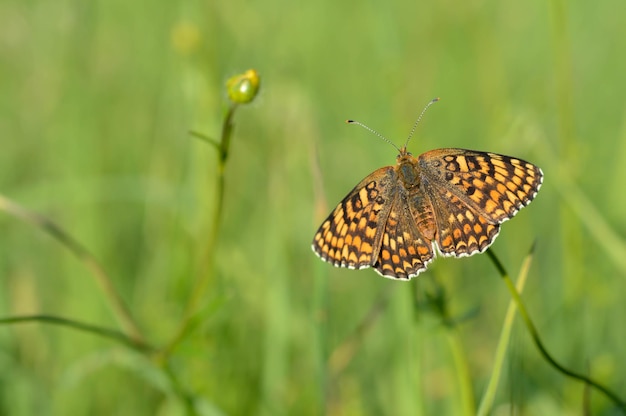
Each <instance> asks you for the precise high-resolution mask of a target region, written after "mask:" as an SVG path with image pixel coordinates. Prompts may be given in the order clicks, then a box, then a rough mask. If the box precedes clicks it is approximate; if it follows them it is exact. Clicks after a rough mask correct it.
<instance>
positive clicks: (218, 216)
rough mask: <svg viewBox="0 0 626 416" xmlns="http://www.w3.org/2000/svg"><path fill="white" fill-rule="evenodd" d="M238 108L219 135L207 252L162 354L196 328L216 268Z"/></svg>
mask: <svg viewBox="0 0 626 416" xmlns="http://www.w3.org/2000/svg"><path fill="white" fill-rule="evenodd" d="M237 108H238V105H237V104H236V103H231V105H230V106H229V108H228V110H227V112H226V116H225V117H224V121H223V123H222V134H221V137H220V142H219V145H218V146H217V150H218V160H217V183H216V186H217V188H216V195H215V209H214V211H213V219H212V222H211V230H210V231H209V239H208V241H207V244H206V250H205V251H204V253H203V259H202V261H201V266H200V270H199V273H198V275H197V277H196V281H195V284H194V287H193V290H192V292H191V297H190V298H189V301H188V303H187V306H186V309H185V316H184V319H183V321H182V323H181V325H180V327H179V328H178V331H177V332H176V335H175V336H174V338H173V339H172V341H170V343H169V344H168V345H167V346H166V347H165V348H164V349H163V353H164V354H166V355H168V354H170V353H171V352H172V351H173V350H174V348H176V346H177V345H178V344H179V343H180V342H181V341H182V340H183V339H184V338H185V336H186V335H187V333H188V332H189V331H190V330H191V329H192V328H193V327H194V326H195V323H196V320H195V319H194V315H195V314H196V313H197V312H198V305H199V304H200V301H201V300H202V299H203V298H204V295H205V292H206V290H207V287H208V285H209V282H210V281H211V279H212V278H213V276H214V273H215V268H214V262H215V249H216V246H217V241H218V236H219V229H220V223H221V221H222V212H223V206H224V171H225V169H226V161H227V160H228V151H229V147H230V139H231V136H232V132H233V116H234V114H235V110H236V109H237Z"/></svg>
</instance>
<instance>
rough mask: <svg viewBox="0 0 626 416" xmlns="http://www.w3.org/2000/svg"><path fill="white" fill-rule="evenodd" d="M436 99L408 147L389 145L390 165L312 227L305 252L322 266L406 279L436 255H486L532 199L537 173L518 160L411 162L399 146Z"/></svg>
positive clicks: (480, 155)
mask: <svg viewBox="0 0 626 416" xmlns="http://www.w3.org/2000/svg"><path fill="white" fill-rule="evenodd" d="M437 100H438V99H435V100H433V101H431V102H430V103H429V104H428V105H427V106H426V108H424V110H423V111H422V114H421V115H420V116H419V117H418V119H417V121H416V122H415V125H414V126H413V130H412V131H411V134H410V135H409V138H408V139H407V143H405V145H404V146H403V147H402V148H397V147H396V149H397V150H398V151H399V155H398V156H397V158H396V165H395V166H386V167H383V168H380V169H378V170H376V171H374V172H373V173H371V174H369V175H368V176H367V177H366V178H365V179H363V180H362V181H361V182H360V183H359V184H358V185H357V186H356V187H355V188H354V189H353V190H352V191H351V192H350V193H349V194H348V195H347V196H346V197H345V198H344V199H343V200H342V201H341V202H340V203H339V205H337V207H336V208H335V209H334V211H333V212H332V213H331V214H330V215H329V216H328V218H327V219H326V220H325V221H324V222H323V223H322V225H321V226H320V227H319V229H318V230H317V232H316V233H315V237H314V238H313V245H312V247H313V251H314V252H315V253H316V254H317V255H318V256H319V257H320V258H321V259H322V260H324V261H327V262H329V263H331V264H332V265H334V266H337V267H347V268H350V269H363V268H367V267H373V268H374V270H376V272H378V273H379V274H380V275H382V276H384V277H388V278H393V279H405V280H408V279H410V278H412V277H415V276H417V275H418V274H420V273H421V272H423V271H424V270H426V267H427V266H428V264H429V263H430V262H432V261H433V259H434V258H435V257H436V255H437V254H441V255H443V256H454V257H464V256H471V255H473V254H476V253H481V252H483V251H485V250H486V249H487V247H489V246H490V245H491V244H492V243H493V242H494V240H495V238H496V237H497V236H498V233H499V231H500V224H502V223H503V222H504V221H506V220H508V219H510V218H512V217H513V216H515V214H517V212H518V211H519V210H520V209H521V208H523V207H525V206H526V205H528V204H530V202H531V201H532V200H533V199H534V198H535V196H536V195H537V192H538V191H539V188H540V187H541V184H542V182H543V173H542V171H541V169H540V168H539V167H537V166H535V165H534V164H532V163H530V162H527V161H525V160H522V159H518V158H515V157H511V156H505V155H501V154H497V153H489V152H481V151H474V150H467V149H457V148H444V149H436V150H431V151H428V152H426V153H423V154H421V155H419V156H418V157H414V156H413V155H412V154H411V153H409V152H408V151H407V149H406V145H407V144H408V141H409V139H410V138H411V136H412V134H413V132H414V130H415V127H416V125H417V124H418V122H419V121H420V119H421V117H422V115H423V114H424V112H425V111H426V109H427V108H428V107H429V106H430V105H431V104H432V103H434V102H435V101H437ZM348 122H350V123H356V124H359V125H361V126H363V127H365V128H366V129H368V130H370V131H372V132H374V133H375V134H377V135H379V136H380V134H378V133H376V132H375V131H373V130H372V129H370V128H369V127H367V126H364V125H362V124H361V123H358V122H354V121H351V120H349V121H348ZM380 137H381V138H383V139H384V140H386V141H388V140H387V139H385V138H384V137H383V136H380ZM388 142H389V141H388ZM389 143H391V142H389ZM392 145H393V143H392ZM394 147H395V146H394Z"/></svg>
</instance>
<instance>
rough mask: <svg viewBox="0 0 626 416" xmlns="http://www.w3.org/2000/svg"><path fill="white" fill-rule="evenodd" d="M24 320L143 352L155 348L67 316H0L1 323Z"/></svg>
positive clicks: (120, 333)
mask: <svg viewBox="0 0 626 416" xmlns="http://www.w3.org/2000/svg"><path fill="white" fill-rule="evenodd" d="M23 322H45V323H49V324H54V325H61V326H65V327H69V328H72V329H77V330H79V331H84V332H90V333H92V334H96V335H99V336H102V337H105V338H109V339H112V340H114V341H117V342H120V343H122V344H125V345H126V346H128V347H130V348H132V349H134V350H137V351H141V352H151V351H152V350H153V349H152V347H150V346H149V345H147V344H144V343H143V342H140V341H138V340H136V339H133V338H129V337H128V336H126V335H125V334H124V333H122V332H119V331H115V330H113V329H109V328H102V327H99V326H95V325H89V324H85V323H82V322H77V321H73V320H70V319H66V318H60V317H58V316H50V315H29V316H11V317H8V318H0V324H18V323H23Z"/></svg>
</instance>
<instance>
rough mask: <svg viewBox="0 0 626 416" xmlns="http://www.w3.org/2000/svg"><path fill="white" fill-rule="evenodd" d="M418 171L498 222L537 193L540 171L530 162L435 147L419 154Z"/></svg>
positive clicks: (491, 154)
mask: <svg viewBox="0 0 626 416" xmlns="http://www.w3.org/2000/svg"><path fill="white" fill-rule="evenodd" d="M419 165H420V168H421V172H422V174H423V175H424V176H425V177H427V178H429V179H430V180H431V182H432V183H434V184H436V185H435V186H438V187H443V188H445V189H448V190H449V191H450V192H451V193H453V194H454V195H456V196H457V197H458V198H460V199H461V200H462V201H463V202H465V203H466V204H467V205H468V206H469V207H471V208H472V209H474V210H476V211H477V212H479V213H481V214H482V215H483V217H484V218H485V219H487V220H488V221H490V222H496V223H501V222H503V221H506V220H508V219H510V218H512V217H513V216H514V215H515V214H516V213H517V211H519V210H520V209H522V208H523V207H524V206H526V205H528V204H530V202H531V201H532V200H533V199H534V198H535V196H536V195H537V191H538V190H539V187H540V186H541V182H542V180H543V174H542V172H541V169H539V168H538V167H537V166H535V165H533V164H532V163H529V162H526V161H524V160H521V159H516V158H513V157H509V156H504V155H499V154H496V153H487V152H476V151H472V150H465V149H437V150H431V151H430V152H426V153H424V154H422V155H421V156H420V157H419Z"/></svg>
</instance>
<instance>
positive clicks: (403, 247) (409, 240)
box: [374, 191, 433, 279]
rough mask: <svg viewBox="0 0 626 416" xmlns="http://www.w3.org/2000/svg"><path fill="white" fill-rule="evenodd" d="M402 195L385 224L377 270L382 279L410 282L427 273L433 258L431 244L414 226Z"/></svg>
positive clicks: (397, 196)
mask: <svg viewBox="0 0 626 416" xmlns="http://www.w3.org/2000/svg"><path fill="white" fill-rule="evenodd" d="M404 196H405V195H403V192H402V191H401V192H398V194H397V195H396V198H395V200H394V201H393V205H392V208H391V211H390V212H389V217H388V218H387V222H386V223H385V224H384V233H383V239H382V245H381V248H380V254H379V255H378V261H377V262H376V264H375V265H374V268H375V269H376V271H377V272H378V273H379V274H381V275H382V276H384V277H390V278H394V279H410V278H411V277H414V276H417V275H418V274H419V273H420V272H422V271H424V270H426V266H427V265H428V263H430V262H431V261H432V259H433V250H432V245H431V244H430V242H429V241H428V240H427V238H426V237H425V236H424V235H423V233H422V232H420V230H419V229H418V227H417V224H416V222H415V219H414V218H413V216H412V214H411V210H410V207H409V205H408V204H407V203H406V202H405V201H406V198H405V197H404Z"/></svg>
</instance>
